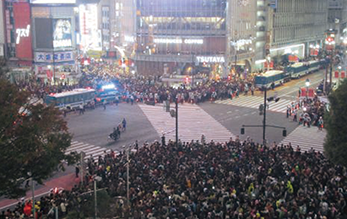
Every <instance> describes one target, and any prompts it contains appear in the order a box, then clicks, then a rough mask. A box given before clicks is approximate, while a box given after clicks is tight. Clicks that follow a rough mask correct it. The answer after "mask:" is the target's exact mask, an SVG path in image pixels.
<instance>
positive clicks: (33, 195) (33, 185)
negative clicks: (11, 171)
mask: <svg viewBox="0 0 347 219" xmlns="http://www.w3.org/2000/svg"><path fill="white" fill-rule="evenodd" d="M31 195H32V197H33V215H34V218H36V217H35V211H36V209H35V184H34V178H33V176H31Z"/></svg>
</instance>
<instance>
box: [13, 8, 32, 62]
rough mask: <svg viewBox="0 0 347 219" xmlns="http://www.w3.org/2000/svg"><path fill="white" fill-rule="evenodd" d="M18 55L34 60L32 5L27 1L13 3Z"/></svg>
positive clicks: (19, 57) (24, 58) (22, 58)
mask: <svg viewBox="0 0 347 219" xmlns="http://www.w3.org/2000/svg"><path fill="white" fill-rule="evenodd" d="M13 16H14V28H15V42H16V57H17V58H18V59H21V60H30V61H32V58H33V54H32V43H31V18H30V5H29V3H27V2H17V3H13Z"/></svg>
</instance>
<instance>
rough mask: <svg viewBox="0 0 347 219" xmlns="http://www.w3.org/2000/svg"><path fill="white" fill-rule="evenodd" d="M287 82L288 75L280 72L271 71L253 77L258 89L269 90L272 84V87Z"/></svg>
mask: <svg viewBox="0 0 347 219" xmlns="http://www.w3.org/2000/svg"><path fill="white" fill-rule="evenodd" d="M289 80H290V74H289V73H288V72H285V71H281V70H271V71H267V72H265V73H263V74H261V75H258V76H255V86H256V87H258V88H263V87H266V88H270V87H271V85H272V84H273V85H274V86H278V85H281V84H283V83H285V82H287V81H289Z"/></svg>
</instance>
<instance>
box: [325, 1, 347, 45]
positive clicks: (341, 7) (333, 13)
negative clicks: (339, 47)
mask: <svg viewBox="0 0 347 219" xmlns="http://www.w3.org/2000/svg"><path fill="white" fill-rule="evenodd" d="M328 7H329V11H328V29H331V30H335V31H336V33H337V37H335V40H336V41H337V43H343V42H346V43H345V44H347V39H346V38H347V0H329V5H328Z"/></svg>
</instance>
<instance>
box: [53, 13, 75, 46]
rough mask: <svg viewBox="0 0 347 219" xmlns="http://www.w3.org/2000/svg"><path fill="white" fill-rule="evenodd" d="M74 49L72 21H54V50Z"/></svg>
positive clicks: (62, 19) (65, 19)
mask: <svg viewBox="0 0 347 219" xmlns="http://www.w3.org/2000/svg"><path fill="white" fill-rule="evenodd" d="M66 47H72V27H71V19H68V18H60V19H54V20H53V48H66Z"/></svg>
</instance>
